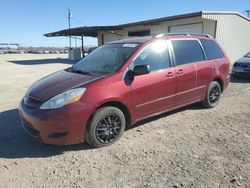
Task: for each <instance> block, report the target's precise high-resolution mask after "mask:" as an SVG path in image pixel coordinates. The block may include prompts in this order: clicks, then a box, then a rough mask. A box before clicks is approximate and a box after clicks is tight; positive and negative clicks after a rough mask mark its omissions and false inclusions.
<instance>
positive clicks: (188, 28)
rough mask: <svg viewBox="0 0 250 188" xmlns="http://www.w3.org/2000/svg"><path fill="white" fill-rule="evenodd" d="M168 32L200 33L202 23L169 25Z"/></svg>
mask: <svg viewBox="0 0 250 188" xmlns="http://www.w3.org/2000/svg"><path fill="white" fill-rule="evenodd" d="M168 31H169V32H170V33H202V23H197V24H187V25H177V26H169V28H168Z"/></svg>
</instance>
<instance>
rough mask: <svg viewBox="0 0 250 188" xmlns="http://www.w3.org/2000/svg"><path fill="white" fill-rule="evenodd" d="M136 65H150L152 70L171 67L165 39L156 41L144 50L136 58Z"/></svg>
mask: <svg viewBox="0 0 250 188" xmlns="http://www.w3.org/2000/svg"><path fill="white" fill-rule="evenodd" d="M133 63H134V65H149V66H150V71H157V70H161V69H165V68H168V67H170V60H169V53H168V49H167V44H166V42H165V41H164V40H159V41H156V42H154V43H152V44H150V45H149V46H147V47H146V48H144V49H143V50H142V52H141V53H140V54H139V55H138V56H137V57H136V59H135V60H134V62H133Z"/></svg>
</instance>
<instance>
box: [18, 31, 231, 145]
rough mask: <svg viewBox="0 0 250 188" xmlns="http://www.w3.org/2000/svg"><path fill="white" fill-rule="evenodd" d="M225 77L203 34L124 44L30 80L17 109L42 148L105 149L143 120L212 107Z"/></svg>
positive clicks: (222, 59)
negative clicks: (189, 108) (197, 106)
mask: <svg viewBox="0 0 250 188" xmlns="http://www.w3.org/2000/svg"><path fill="white" fill-rule="evenodd" d="M229 80H230V77H229V59H228V57H227V55H226V54H225V52H224V51H223V50H222V49H221V47H220V46H219V45H218V44H217V42H216V41H215V40H214V39H213V38H212V37H210V36H208V35H195V34H193V35H192V34H178V35H177V34H175V35H174V34H160V35H156V36H149V37H140V38H130V39H123V40H119V41H116V42H111V43H109V44H106V45H103V46H101V47H99V48H97V49H96V50H94V51H93V52H92V53H90V54H89V55H88V56H86V57H85V58H83V59H82V60H80V61H79V62H78V63H76V64H75V65H74V66H72V67H70V68H67V69H65V70H61V71H58V72H55V73H53V74H51V75H48V76H46V77H44V78H42V79H40V80H39V81H37V82H36V83H34V84H33V85H32V86H31V87H30V88H29V89H28V91H27V93H26V95H25V96H24V98H23V99H22V101H21V103H20V107H19V112H20V117H21V122H22V126H23V127H24V128H25V130H26V131H27V132H28V133H29V134H30V135H32V136H33V137H36V138H38V139H39V140H40V141H41V142H43V143H47V144H56V145H69V144H76V143H82V142H84V141H86V142H87V143H88V144H89V145H90V146H92V147H96V148H97V147H104V146H108V145H110V144H112V143H114V142H115V141H117V140H118V139H119V138H120V137H121V135H122V133H123V132H124V129H125V128H126V127H127V126H131V125H134V124H135V123H136V122H138V121H140V120H142V119H145V118H148V117H151V116H154V115H157V114H161V113H164V112H167V111H170V110H174V109H177V108H180V107H183V106H186V105H189V104H192V103H196V102H201V104H202V105H203V106H204V107H206V108H213V107H215V106H216V105H217V104H218V102H219V100H220V97H221V93H222V92H223V91H225V89H226V88H227V87H228V85H229ZM180 126H181V125H180Z"/></svg>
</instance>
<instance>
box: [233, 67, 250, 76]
mask: <svg viewBox="0 0 250 188" xmlns="http://www.w3.org/2000/svg"><path fill="white" fill-rule="evenodd" d="M232 74H233V75H235V76H250V68H249V69H233V70H232Z"/></svg>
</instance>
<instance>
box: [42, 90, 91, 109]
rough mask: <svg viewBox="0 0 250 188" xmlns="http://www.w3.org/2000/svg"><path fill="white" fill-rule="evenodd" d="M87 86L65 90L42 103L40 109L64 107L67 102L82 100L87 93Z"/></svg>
mask: <svg viewBox="0 0 250 188" xmlns="http://www.w3.org/2000/svg"><path fill="white" fill-rule="evenodd" d="M85 91H86V88H76V89H71V90H68V91H65V92H63V93H61V94H59V95H56V96H55V97H53V98H51V99H49V100H48V101H46V102H45V103H43V104H42V106H41V107H40V109H43V110H45V109H55V108H60V107H63V106H65V105H67V104H71V103H74V102H77V101H79V100H80V98H81V97H82V95H83V94H84V93H85Z"/></svg>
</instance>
